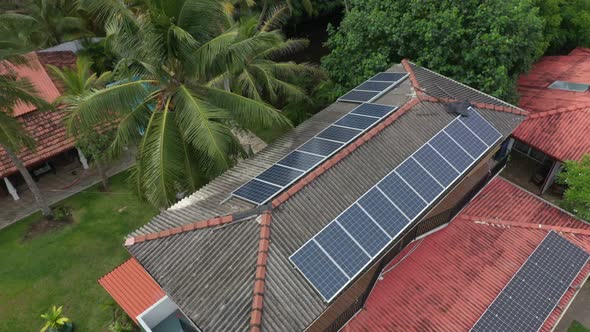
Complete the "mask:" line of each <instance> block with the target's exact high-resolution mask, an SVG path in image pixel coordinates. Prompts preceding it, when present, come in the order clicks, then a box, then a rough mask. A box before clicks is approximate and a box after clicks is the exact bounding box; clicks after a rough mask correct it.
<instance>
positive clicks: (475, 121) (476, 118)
mask: <svg viewBox="0 0 590 332" xmlns="http://www.w3.org/2000/svg"><path fill="white" fill-rule="evenodd" d="M468 114H469V116H462V117H461V118H460V121H461V122H463V123H464V124H465V125H466V126H467V127H469V128H470V129H471V130H473V132H474V133H476V134H477V136H479V138H481V139H482V140H483V141H484V142H486V144H487V145H490V146H491V145H493V144H494V143H496V141H497V140H498V139H499V138H500V137H502V134H500V132H498V131H497V130H496V128H494V127H493V126H492V125H491V124H490V123H489V122H487V121H486V120H485V119H484V118H483V117H482V116H481V115H479V113H477V112H474V111H471V112H469V113H468Z"/></svg>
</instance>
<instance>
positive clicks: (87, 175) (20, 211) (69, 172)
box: [0, 153, 135, 229]
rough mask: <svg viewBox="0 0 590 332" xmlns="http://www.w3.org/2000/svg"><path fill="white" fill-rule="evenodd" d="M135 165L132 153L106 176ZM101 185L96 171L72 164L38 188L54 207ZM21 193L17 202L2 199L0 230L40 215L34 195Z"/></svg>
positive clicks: (46, 178) (41, 181) (42, 180)
mask: <svg viewBox="0 0 590 332" xmlns="http://www.w3.org/2000/svg"><path fill="white" fill-rule="evenodd" d="M134 163H135V157H134V156H133V155H132V154H131V153H129V154H128V155H126V156H124V157H123V158H122V159H121V160H119V161H117V162H116V163H113V165H111V166H110V167H109V168H108V170H107V174H108V175H109V176H113V175H115V174H117V173H120V172H122V171H124V170H127V169H129V167H131V166H132V165H133V164H134ZM99 181H100V176H99V175H98V173H97V172H96V169H94V168H92V167H90V169H87V170H84V169H83V168H82V166H81V165H80V164H79V163H73V164H70V165H68V166H65V167H64V166H62V167H60V169H58V170H57V174H47V175H45V176H41V177H40V179H39V182H37V184H38V185H39V189H40V190H41V192H42V193H43V196H44V197H45V199H46V200H47V201H48V203H49V204H50V205H51V204H55V203H57V202H59V201H61V200H63V199H65V198H68V197H70V196H72V195H74V194H76V193H79V192H80V191H82V190H84V189H86V188H88V187H90V186H92V185H94V184H96V183H98V182H99ZM18 192H19V196H20V199H19V200H18V201H15V200H13V199H12V197H11V196H8V197H5V198H0V229H2V228H4V227H6V226H8V225H11V224H13V223H15V222H17V221H18V220H21V219H23V218H25V217H27V216H29V215H31V214H33V213H35V212H37V211H39V209H38V208H37V205H36V204H35V200H34V198H33V195H32V194H31V192H30V191H29V190H28V188H27V187H26V185H23V186H21V187H19V188H18Z"/></svg>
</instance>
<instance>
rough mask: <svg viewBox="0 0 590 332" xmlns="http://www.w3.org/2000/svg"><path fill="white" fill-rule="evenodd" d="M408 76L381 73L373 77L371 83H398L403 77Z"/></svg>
mask: <svg viewBox="0 0 590 332" xmlns="http://www.w3.org/2000/svg"><path fill="white" fill-rule="evenodd" d="M404 76H406V74H402V73H379V74H377V75H375V76H373V77H371V79H370V80H371V81H385V82H392V83H393V82H397V81H399V80H400V79H401V78H402V77H404Z"/></svg>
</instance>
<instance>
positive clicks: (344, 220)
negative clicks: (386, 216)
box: [337, 204, 390, 256]
mask: <svg viewBox="0 0 590 332" xmlns="http://www.w3.org/2000/svg"><path fill="white" fill-rule="evenodd" d="M337 220H338V222H340V225H342V227H344V229H346V231H347V232H348V233H349V234H350V235H351V236H352V237H354V239H355V240H356V242H358V243H359V244H360V245H361V246H362V247H363V248H364V249H365V251H366V252H368V253H369V254H370V255H371V256H375V255H377V254H378V253H379V251H381V249H383V248H384V247H385V246H386V245H387V243H388V242H389V240H390V238H389V236H387V235H386V234H385V233H383V231H382V230H381V229H380V228H379V227H378V226H377V224H375V223H374V222H373V220H371V218H369V216H368V215H367V214H366V213H365V212H364V211H363V210H362V209H361V208H360V207H359V206H358V205H356V204H354V205H352V206H351V207H349V208H348V209H347V210H346V211H345V212H344V213H342V214H341V215H340V217H338V218H337Z"/></svg>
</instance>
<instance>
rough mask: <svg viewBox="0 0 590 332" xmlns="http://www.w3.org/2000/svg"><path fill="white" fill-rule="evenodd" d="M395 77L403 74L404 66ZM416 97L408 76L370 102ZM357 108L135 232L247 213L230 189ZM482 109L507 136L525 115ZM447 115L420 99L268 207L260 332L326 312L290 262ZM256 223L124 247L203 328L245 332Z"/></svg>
mask: <svg viewBox="0 0 590 332" xmlns="http://www.w3.org/2000/svg"><path fill="white" fill-rule="evenodd" d="M392 70H394V71H403V69H402V67H401V66H395V67H393V69H392ZM414 70H415V72H416V77H418V80H419V82H420V85H421V86H422V87H428V86H429V85H428V82H426V81H427V80H431V79H432V80H436V86H440V87H443V89H444V90H447V89H448V90H452V91H455V90H458V91H457V92H455V93H457V94H458V95H456V96H455V97H458V96H469V98H470V99H469V100H471V101H479V102H484V103H492V101H494V102H496V99H494V98H491V97H487V96H486V95H484V94H482V93H480V92H477V91H475V90H471V89H469V91H462V90H461V89H463V90H466V89H467V88H465V87H464V86H462V85H461V84H458V83H456V82H454V81H451V80H448V79H440V77H439V76H438V75H434V74H433V73H431V72H428V71H422V70H420V68H417V67H416V68H414ZM425 80H426V81H425ZM424 90H426V88H425V89H424ZM474 91H475V92H474ZM459 92H460V94H459ZM414 95H415V94H414V91H413V89H412V88H411V84H410V82H409V80H408V79H406V80H405V81H404V82H403V83H402V84H400V85H399V86H398V87H396V88H395V89H394V90H392V91H390V92H388V93H387V94H385V95H384V96H383V97H381V98H380V99H379V100H377V101H376V102H377V103H382V104H392V105H398V106H402V105H403V104H405V103H406V102H407V101H408V100H409V99H410V98H411V97H412V96H414ZM440 97H448V96H447V95H445V96H440ZM502 105H504V104H502ZM506 105H508V104H506ZM355 106H356V105H354V104H348V103H340V102H338V103H335V104H333V105H331V106H330V107H328V108H327V109H326V110H324V111H322V112H320V113H318V114H317V115H316V116H314V117H312V118H311V119H310V120H308V121H306V122H305V123H303V124H302V125H301V126H299V127H297V128H295V129H294V130H293V131H291V132H290V133H289V134H287V135H285V136H284V137H282V138H281V139H279V140H278V141H277V142H275V143H273V144H271V145H269V146H268V147H267V148H266V149H265V150H263V151H262V152H261V153H260V154H259V155H257V156H255V157H253V158H252V159H250V160H246V161H243V162H240V163H239V164H238V165H237V166H236V167H234V168H233V169H232V170H230V171H228V172H226V173H225V174H223V175H222V176H220V177H219V178H217V179H215V180H213V181H212V182H211V183H210V184H209V185H207V186H205V187H204V188H202V189H201V190H199V191H198V192H197V193H195V194H193V195H191V196H190V197H189V198H187V199H185V200H183V201H181V202H179V203H178V204H177V205H175V206H174V207H172V208H171V209H170V210H168V211H166V212H164V213H162V214H161V215H160V216H158V217H157V218H155V219H154V220H152V221H151V222H150V223H149V224H148V225H146V226H144V227H143V228H141V229H140V230H138V231H136V232H135V233H133V234H146V233H149V232H153V231H157V230H163V229H167V228H170V227H173V226H179V225H182V224H186V223H190V222H195V221H199V220H204V219H208V218H210V217H213V216H216V215H223V214H227V213H232V212H235V211H239V210H244V209H251V208H253V206H252V205H251V204H249V203H245V202H242V201H240V200H239V199H235V198H232V199H230V200H227V201H224V200H225V199H226V198H227V197H228V196H229V194H230V193H231V191H232V190H233V189H235V188H237V187H238V186H239V185H241V184H242V183H244V182H246V181H247V180H249V179H250V178H251V177H253V176H255V175H257V174H258V173H260V172H261V171H262V170H264V169H265V168H267V167H269V166H270V165H272V164H273V163H274V162H276V161H278V160H279V159H280V158H282V157H283V156H285V155H286V154H287V153H288V152H290V151H291V150H293V149H294V148H296V147H297V146H299V145H300V144H301V143H303V142H304V141H306V140H307V139H309V138H311V137H312V136H313V135H315V134H317V133H318V132H319V131H321V130H322V129H323V128H325V127H326V126H328V125H329V124H330V123H332V122H333V121H334V120H336V119H337V118H339V117H340V116H342V115H343V114H344V113H346V112H348V111H349V110H351V109H352V108H353V107H355ZM479 111H480V113H481V114H482V115H483V116H484V117H485V118H486V119H487V120H488V121H490V122H491V123H492V124H493V125H494V126H495V127H496V128H497V129H498V130H499V131H500V132H501V133H502V134H503V135H504V136H506V137H507V136H508V135H509V134H510V133H511V132H512V130H513V129H514V128H515V127H516V126H517V125H518V124H519V123H520V121H521V120H522V119H523V116H522V115H516V114H513V113H508V112H500V111H492V110H481V109H480V110H479ZM453 118H454V116H453V115H451V114H449V113H447V112H446V111H445V107H444V105H443V104H441V103H434V102H424V101H423V102H420V103H419V104H417V105H415V106H414V107H412V108H411V109H410V110H409V111H407V112H406V113H405V114H404V115H402V116H401V117H400V118H398V119H397V120H396V121H394V122H393V123H392V124H391V125H389V126H388V127H386V128H385V129H383V130H382V131H381V132H379V133H378V134H377V135H376V136H375V137H373V138H372V139H371V140H369V141H367V142H366V143H364V144H362V145H361V146H359V147H358V148H357V149H356V150H354V152H352V153H351V154H349V155H348V156H347V157H345V158H344V159H342V160H341V161H340V162H338V163H337V164H335V165H334V166H332V167H331V168H330V169H328V170H327V171H326V172H324V173H323V174H322V175H320V176H318V177H317V178H316V179H315V180H314V181H312V182H311V183H309V184H308V185H306V186H305V187H303V188H302V189H301V190H300V191H299V192H297V193H296V194H295V195H293V196H292V197H291V198H290V199H289V200H287V201H286V202H285V203H283V204H282V205H280V206H278V207H277V208H275V209H273V211H272V226H271V244H270V248H269V258H268V263H267V272H266V279H265V280H266V291H265V295H264V309H263V312H264V314H263V316H262V327H263V329H264V330H268V331H297V330H302V329H304V328H305V327H307V326H308V325H309V324H310V323H311V322H313V320H314V319H315V318H317V317H318V316H319V315H320V314H321V312H322V311H323V310H325V309H326V308H327V305H326V304H325V303H324V302H323V301H322V299H321V297H320V296H319V295H318V294H317V293H316V292H315V291H314V290H313V289H312V287H311V285H309V283H308V282H307V281H306V280H305V278H303V277H302V276H301V274H299V273H298V272H297V271H296V270H295V269H294V268H293V266H292V265H291V263H290V261H289V259H288V257H289V256H290V255H291V254H292V253H293V252H294V251H295V250H297V249H298V248H299V247H300V246H301V245H302V244H303V243H304V242H305V241H307V240H308V239H309V238H310V237H312V236H313V235H315V234H316V233H317V232H318V231H319V230H320V229H322V228H323V227H324V226H325V225H326V224H327V223H329V222H330V221H331V220H332V219H333V218H334V217H336V216H337V215H338V214H339V213H340V212H342V211H343V210H344V209H345V208H347V207H348V206H349V205H350V204H352V203H353V202H354V201H355V200H356V199H357V198H358V197H359V196H361V195H362V194H363V193H364V192H366V191H367V190H368V189H369V188H371V187H372V186H373V185H374V184H375V183H376V182H378V181H379V180H380V179H381V178H382V177H384V176H385V175H386V174H388V173H389V172H390V171H391V170H392V169H393V168H395V167H396V166H397V165H398V164H399V163H400V162H401V161H403V160H404V159H405V158H407V157H408V156H409V155H410V154H411V153H413V152H414V151H415V150H416V149H417V148H418V147H420V146H421V145H422V144H424V143H425V142H426V141H427V140H428V139H429V138H430V137H432V136H433V135H434V134H435V133H437V132H438V131H439V130H441V129H442V128H443V127H444V126H445V125H447V124H448V123H449V122H450V121H451V120H452V119H453ZM257 226H258V224H257V223H256V222H255V221H254V220H252V219H251V220H246V221H242V222H239V223H238V224H236V225H232V224H229V226H228V225H226V226H223V227H221V229H219V230H218V228H206V229H199V230H195V231H189V232H185V233H180V234H177V235H173V236H168V237H163V238H159V239H156V240H151V241H146V242H141V243H138V244H135V245H132V246H131V247H129V250H130V252H131V253H132V254H133V255H134V256H135V257H136V258H137V259H138V260H139V261H140V262H141V263H142V265H143V266H144V267H145V268H146V270H147V271H148V272H149V273H150V274H151V275H152V276H153V277H154V278H155V280H156V281H158V283H160V285H161V286H162V287H163V288H164V290H165V291H166V292H167V293H168V295H169V296H170V297H171V298H172V299H173V300H174V301H175V302H176V303H177V304H178V305H179V306H180V307H181V308H182V309H183V311H184V312H185V313H186V314H187V315H188V316H189V317H190V318H191V319H192V320H193V321H194V322H195V323H196V324H197V325H198V326H200V327H201V328H202V329H204V330H205V331H230V330H231V331H235V330H244V329H246V328H247V327H248V322H249V318H250V306H251V302H252V294H253V287H254V271H255V260H256V246H257V244H258V236H257V235H258V233H257V230H258V229H259V228H258V227H257Z"/></svg>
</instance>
